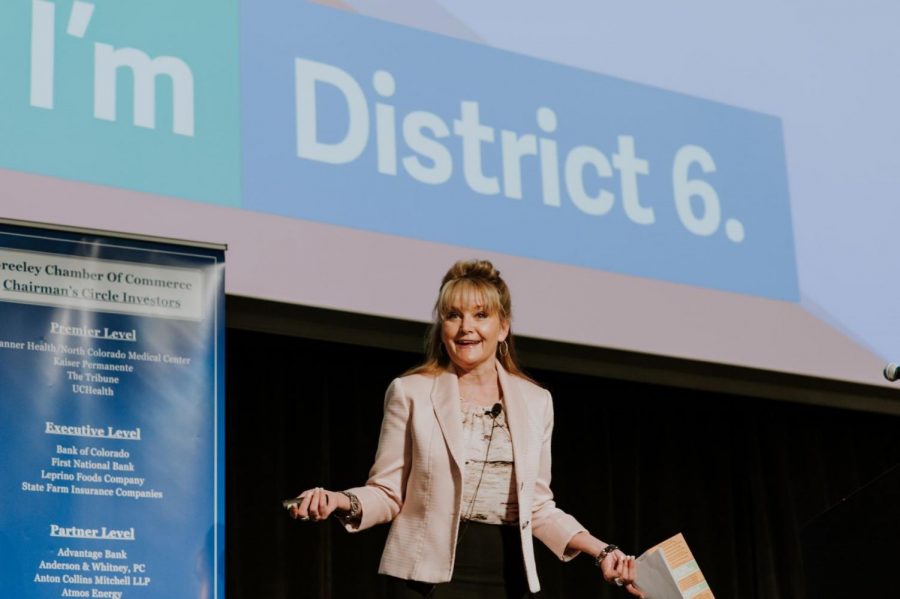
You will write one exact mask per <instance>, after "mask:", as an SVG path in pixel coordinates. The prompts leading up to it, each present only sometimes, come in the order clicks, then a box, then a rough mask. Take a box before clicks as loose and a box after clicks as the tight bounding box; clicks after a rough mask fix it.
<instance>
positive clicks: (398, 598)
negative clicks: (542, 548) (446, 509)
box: [387, 522, 533, 599]
mask: <svg viewBox="0 0 900 599" xmlns="http://www.w3.org/2000/svg"><path fill="white" fill-rule="evenodd" d="M387 589H388V593H387V596H388V599H425V598H426V597H427V598H428V599H524V598H526V597H532V596H533V595H532V594H531V593H529V592H528V580H527V578H526V576H525V562H524V561H523V559H522V540H521V537H520V536H519V527H518V526H498V525H493V524H480V523H478V522H463V523H462V524H461V525H460V528H459V540H458V541H457V545H456V561H455V563H454V567H453V578H452V579H451V580H450V582H446V583H443V584H437V585H434V584H428V583H424V582H418V581H415V580H402V579H400V578H394V577H391V576H389V577H388V584H387Z"/></svg>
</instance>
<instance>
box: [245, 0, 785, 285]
mask: <svg viewBox="0 0 900 599" xmlns="http://www.w3.org/2000/svg"><path fill="white" fill-rule="evenodd" d="M240 10H241V13H240V25H241V44H240V51H241V73H242V76H241V79H242V80H241V104H242V115H243V128H242V150H243V165H244V171H243V203H242V206H243V207H244V208H246V209H250V210H258V211H263V212H269V213H274V214H280V215H285V216H289V217H298V218H304V219H309V220H315V221H320V222H326V223H332V224H338V225H344V226H349V227H354V228H359V229H365V230H371V231H378V232H384V233H390V234H395V235H400V236H404V237H411V238H416V239H424V240H429V241H437V242H443V243H450V244H454V245H458V246H466V247H471V248H477V249H484V250H491V251H498V252H503V253H508V254H513V255H518V256H524V257H529V258H536V259H541V260H548V261H552V262H559V263H564V264H573V265H578V266H584V267H589V268H595V269H601V270H608V271H615V272H621V273H626V274H632V275H638V276H646V277H653V278H657V279H663V280H668V281H674V282H678V283H686V284H691V285H697V286H703V287H710V288H715V289H723V290H728V291H735V292H740V293H746V294H751V295H760V296H765V297H771V298H776V299H781V300H788V301H796V300H797V299H798V286H797V273H796V260H795V257H794V242H793V229H792V224H791V214H790V202H789V196H788V185H787V174H786V167H785V159H784V147H783V139H782V128H781V122H780V120H779V119H778V118H775V117H772V116H768V115H764V114H760V113H756V112H751V111H748V110H743V109H740V108H736V107H732V106H727V105H723V104H719V103H715V102H710V101H706V100H702V99H698V98H693V97H689V96H685V95H681V94H676V93H672V92H668V91H665V90H661V89H657V88H653V87H649V86H645V85H639V84H635V83H631V82H628V81H623V80H620V79H616V78H612V77H607V76H602V75H597V74H594V73H589V72H585V71H581V70H578V69H573V68H569V67H563V66H560V65H555V64H551V63H547V62H543V61H539V60H535V59H531V58H527V57H523V56H519V55H515V54H510V53H507V52H503V51H498V50H496V49H492V48H487V47H484V46H482V45H478V44H472V43H468V42H463V41H459V40H455V39H450V38H444V37H440V36H436V35H433V34H428V33H423V32H421V31H418V30H413V29H408V28H405V27H401V26H397V25H393V24H390V23H385V22H381V21H377V20H374V19H370V18H367V17H360V16H358V15H353V14H349V13H347V12H344V11H337V10H332V9H329V8H323V7H320V6H315V5H311V4H309V3H305V2H296V1H294V0H290V1H288V0H254V1H253V2H249V1H245V2H241V5H240ZM623 51H627V49H623Z"/></svg>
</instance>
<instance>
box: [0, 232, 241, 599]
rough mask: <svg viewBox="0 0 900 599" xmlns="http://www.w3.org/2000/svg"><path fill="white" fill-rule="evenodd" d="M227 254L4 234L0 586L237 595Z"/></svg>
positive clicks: (33, 593) (132, 597)
mask: <svg viewBox="0 0 900 599" xmlns="http://www.w3.org/2000/svg"><path fill="white" fill-rule="evenodd" d="M223 258H224V256H223V253H222V252H221V251H219V250H208V249H199V248H194V247H184V246H177V245H169V244H157V243H150V242H145V241H136V240H123V239H115V238H106V237H99V236H91V235H84V234H74V233H68V232H59V231H46V230H41V229H33V228H25V227H14V226H9V225H2V224H0V322H2V323H3V325H2V328H0V452H2V454H3V455H4V456H5V458H4V459H3V460H2V462H0V497H2V506H3V509H2V510H0V588H2V589H3V595H4V596H7V597H36V598H41V597H46V598H50V597H53V598H57V597H107V598H110V599H139V598H149V597H154V598H158V597H201V598H204V599H214V598H221V597H224V585H223V581H224V572H223V563H224V560H223V555H224V553H223V544H224V477H223V473H224V470H223V466H224V402H223V398H224V388H223V383H224V378H223V358H224V351H223V350H224V348H223V333H224V326H223V312H222V311H223V307H224V299H223V298H224V286H223V272H224V271H223V265H224V263H223Z"/></svg>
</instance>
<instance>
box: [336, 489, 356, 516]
mask: <svg viewBox="0 0 900 599" xmlns="http://www.w3.org/2000/svg"><path fill="white" fill-rule="evenodd" d="M341 495H343V496H344V497H346V498H347V499H349V500H350V509H349V510H346V511H344V510H339V512H340V514H338V518H340V519H341V520H344V521H351V522H352V521H354V520H359V517H360V515H362V506H360V505H359V498H358V497H357V496H356V495H354V494H353V493H351V492H349V491H341ZM335 514H337V512H335Z"/></svg>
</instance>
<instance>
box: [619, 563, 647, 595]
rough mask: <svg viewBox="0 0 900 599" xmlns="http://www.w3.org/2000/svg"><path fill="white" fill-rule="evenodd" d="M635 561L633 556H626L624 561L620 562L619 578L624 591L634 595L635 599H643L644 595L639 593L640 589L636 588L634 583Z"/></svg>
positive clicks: (635, 573)
mask: <svg viewBox="0 0 900 599" xmlns="http://www.w3.org/2000/svg"><path fill="white" fill-rule="evenodd" d="M637 568H638V565H637V560H635V558H634V556H633V555H626V556H625V559H624V560H622V574H621V575H620V576H619V578H620V579H621V582H622V585H623V586H624V587H625V590H626V591H628V592H629V593H631V594H632V595H634V596H635V597H641V598H643V597H644V594H643V593H641V591H640V589H639V588H637V585H636V584H635V583H634V581H635V579H636V578H637Z"/></svg>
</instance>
